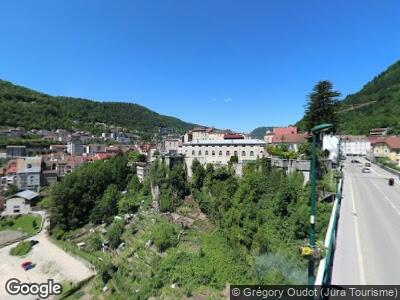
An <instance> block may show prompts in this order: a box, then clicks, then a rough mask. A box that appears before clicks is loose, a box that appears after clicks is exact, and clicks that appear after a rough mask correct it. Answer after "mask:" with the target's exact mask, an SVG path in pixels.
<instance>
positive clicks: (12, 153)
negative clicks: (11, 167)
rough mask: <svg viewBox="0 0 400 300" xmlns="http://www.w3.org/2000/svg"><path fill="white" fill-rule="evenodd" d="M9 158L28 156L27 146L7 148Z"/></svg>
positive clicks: (10, 146)
mask: <svg viewBox="0 0 400 300" xmlns="http://www.w3.org/2000/svg"><path fill="white" fill-rule="evenodd" d="M6 152H7V157H9V158H15V157H24V156H26V146H12V145H9V146H6Z"/></svg>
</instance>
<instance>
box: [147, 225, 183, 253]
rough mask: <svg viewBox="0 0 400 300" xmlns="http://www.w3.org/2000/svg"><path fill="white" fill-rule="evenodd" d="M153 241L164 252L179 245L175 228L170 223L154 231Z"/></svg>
mask: <svg viewBox="0 0 400 300" xmlns="http://www.w3.org/2000/svg"><path fill="white" fill-rule="evenodd" d="M152 240H153V242H154V245H156V247H157V248H158V250H159V251H161V252H163V251H165V250H167V249H168V248H170V247H174V246H176V245H177V244H178V239H177V232H176V230H175V227H174V226H173V225H171V224H168V223H161V224H159V225H158V226H157V227H156V229H155V230H154V231H153V236H152Z"/></svg>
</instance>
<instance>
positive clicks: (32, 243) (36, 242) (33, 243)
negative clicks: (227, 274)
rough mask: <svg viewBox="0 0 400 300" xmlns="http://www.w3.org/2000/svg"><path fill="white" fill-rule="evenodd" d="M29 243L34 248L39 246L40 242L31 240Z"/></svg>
mask: <svg viewBox="0 0 400 300" xmlns="http://www.w3.org/2000/svg"><path fill="white" fill-rule="evenodd" d="M29 242H30V243H31V246H32V247H33V246H35V245H36V244H39V241H37V240H30V241H29Z"/></svg>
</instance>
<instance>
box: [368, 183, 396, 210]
mask: <svg viewBox="0 0 400 300" xmlns="http://www.w3.org/2000/svg"><path fill="white" fill-rule="evenodd" d="M371 182H372V184H373V185H374V186H375V187H376V189H377V190H378V191H380V192H381V194H382V195H383V197H384V199H385V200H386V201H387V202H388V203H389V204H390V206H391V207H392V208H393V209H394V211H395V212H396V213H397V214H398V215H399V216H400V210H399V209H398V208H397V207H396V205H394V203H393V202H392V201H391V200H390V199H389V197H388V196H386V194H385V192H384V191H382V189H381V188H380V187H379V186H378V185H377V184H376V183H375V182H374V181H373V180H371Z"/></svg>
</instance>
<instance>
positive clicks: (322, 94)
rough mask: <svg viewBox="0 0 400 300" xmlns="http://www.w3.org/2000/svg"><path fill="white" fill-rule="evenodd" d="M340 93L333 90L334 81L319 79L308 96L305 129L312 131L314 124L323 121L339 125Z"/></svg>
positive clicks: (335, 126) (335, 125)
mask: <svg viewBox="0 0 400 300" xmlns="http://www.w3.org/2000/svg"><path fill="white" fill-rule="evenodd" d="M339 96H340V93H339V92H338V91H334V90H333V84H332V82H330V81H328V80H323V81H319V82H318V83H317V84H316V85H315V86H314V88H313V91H312V92H311V94H310V95H309V96H308V102H307V106H306V111H305V116H304V122H305V129H306V130H307V131H310V130H311V128H313V127H314V126H316V125H318V124H321V123H330V124H333V125H334V130H335V129H336V128H337V126H338V118H337V115H336V107H337V102H338V97H339Z"/></svg>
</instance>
